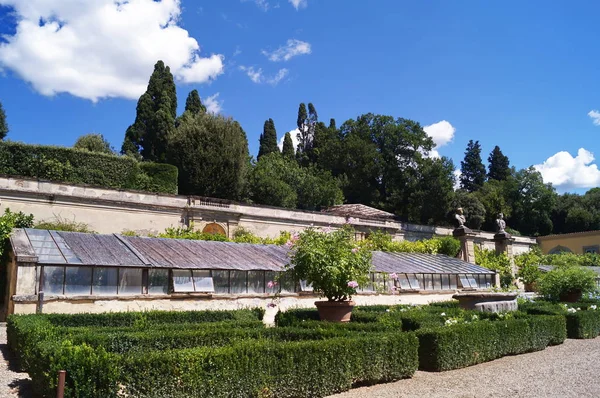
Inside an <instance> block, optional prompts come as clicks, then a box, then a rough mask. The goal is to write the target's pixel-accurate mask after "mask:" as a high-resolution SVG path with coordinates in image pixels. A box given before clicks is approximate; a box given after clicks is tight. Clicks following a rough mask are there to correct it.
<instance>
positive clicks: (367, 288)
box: [359, 274, 374, 292]
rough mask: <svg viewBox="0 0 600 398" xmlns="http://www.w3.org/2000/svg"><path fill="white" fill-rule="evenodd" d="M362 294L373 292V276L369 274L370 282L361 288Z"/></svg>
mask: <svg viewBox="0 0 600 398" xmlns="http://www.w3.org/2000/svg"><path fill="white" fill-rule="evenodd" d="M359 287H360V291H361V292H373V291H374V289H373V274H369V282H368V283H367V284H366V285H365V286H359Z"/></svg>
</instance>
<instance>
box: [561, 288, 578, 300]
mask: <svg viewBox="0 0 600 398" xmlns="http://www.w3.org/2000/svg"><path fill="white" fill-rule="evenodd" d="M581 296H582V293H581V290H575V291H572V292H568V293H564V294H561V295H560V301H564V302H565V303H576V302H578V301H579V300H581Z"/></svg>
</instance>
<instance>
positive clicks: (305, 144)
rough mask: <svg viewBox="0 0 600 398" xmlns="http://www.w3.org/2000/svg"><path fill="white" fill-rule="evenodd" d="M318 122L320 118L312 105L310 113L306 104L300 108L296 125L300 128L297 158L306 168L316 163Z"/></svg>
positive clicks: (309, 107) (309, 105) (310, 104)
mask: <svg viewBox="0 0 600 398" xmlns="http://www.w3.org/2000/svg"><path fill="white" fill-rule="evenodd" d="M318 121H319V116H318V115H317V110H316V109H315V107H314V105H313V104H312V103H309V104H308V112H307V110H306V105H304V103H301V104H300V105H299V106H298V119H297V120H296V125H297V126H298V148H297V149H296V157H297V159H298V162H299V163H300V164H302V165H304V166H306V165H308V164H310V163H313V162H314V152H313V147H314V140H315V129H316V127H317V122H318Z"/></svg>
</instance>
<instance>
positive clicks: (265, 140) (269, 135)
mask: <svg viewBox="0 0 600 398" xmlns="http://www.w3.org/2000/svg"><path fill="white" fill-rule="evenodd" d="M259 142H260V146H259V148H258V156H257V159H260V158H261V157H263V156H264V155H268V154H269V153H273V152H276V153H279V147H278V146H277V131H276V130H275V123H274V122H273V119H269V120H266V121H265V125H264V127H263V133H262V134H261V135H260V139H259Z"/></svg>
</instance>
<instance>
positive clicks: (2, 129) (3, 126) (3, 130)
mask: <svg viewBox="0 0 600 398" xmlns="http://www.w3.org/2000/svg"><path fill="white" fill-rule="evenodd" d="M7 134H8V123H7V122H6V113H5V112H4V108H2V102H0V140H3V139H4V138H5V137H6V135H7Z"/></svg>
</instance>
